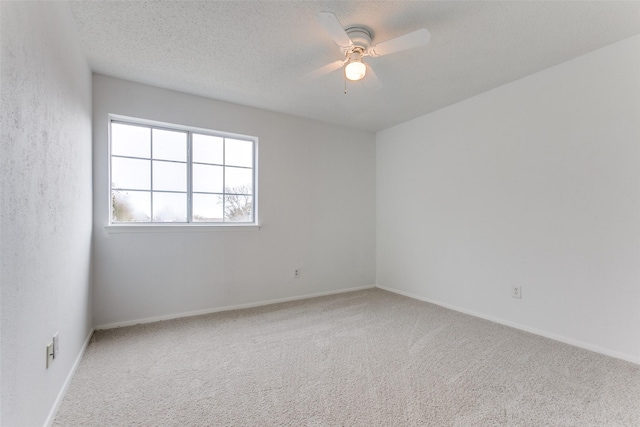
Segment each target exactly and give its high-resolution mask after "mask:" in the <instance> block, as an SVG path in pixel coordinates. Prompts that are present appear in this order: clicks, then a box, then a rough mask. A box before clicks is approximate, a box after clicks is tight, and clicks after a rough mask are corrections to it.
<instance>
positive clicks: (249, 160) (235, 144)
mask: <svg viewBox="0 0 640 427" xmlns="http://www.w3.org/2000/svg"><path fill="white" fill-rule="evenodd" d="M225 142H226V143H225V146H224V160H225V165H231V166H246V167H249V168H250V167H253V142H252V141H242V140H239V139H229V138H227V139H226V141H225Z"/></svg>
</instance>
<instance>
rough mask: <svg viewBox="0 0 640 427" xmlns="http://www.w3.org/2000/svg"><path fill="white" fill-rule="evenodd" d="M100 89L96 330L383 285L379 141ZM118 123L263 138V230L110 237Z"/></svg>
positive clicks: (131, 86) (228, 107) (105, 81)
mask: <svg viewBox="0 0 640 427" xmlns="http://www.w3.org/2000/svg"><path fill="white" fill-rule="evenodd" d="M93 82H94V92H93V100H94V104H93V112H94V115H93V117H94V164H93V166H94V194H95V197H94V226H95V234H94V249H95V258H94V260H95V262H94V268H95V270H94V280H95V299H94V301H95V306H94V308H95V323H96V325H98V326H103V325H110V324H114V323H116V324H117V323H126V322H129V321H132V320H137V319H146V318H154V317H162V316H168V315H174V314H180V313H188V312H193V311H200V310H209V309H215V308H220V307H229V306H234V305H241V304H250V303H256V302H260V301H268V300H274V299H283V298H290V297H295V296H302V295H309V294H314V293H321V292H330V291H336V290H341V289H347V288H353V287H361V286H371V285H374V284H375V136H374V134H373V133H366V132H361V131H354V130H349V129H344V128H339V127H335V126H331V125H326V124H321V123H318V122H314V121H310V120H303V119H299V118H295V117H291V116H286V115H282V114H276V113H270V112H266V111H263V110H257V109H253V108H248V107H242V106H238V105H234V104H229V103H225V102H220V101H215V100H212V99H207V98H202V97H197V96H193V95H187V94H183V93H178V92H173V91H169V90H164V89H159V88H154V87H151V86H145V85H141V84H137V83H133V82H128V81H124V80H119V79H114V78H111V77H106V76H102V75H94V79H93ZM109 113H113V114H121V115H125V116H132V117H139V118H144V119H149V120H157V121H163V122H169V123H177V124H182V125H189V126H196V127H202V128H209V129H215V130H221V131H226V132H232V133H240V134H245V135H253V136H257V137H258V138H259V187H260V189H259V191H260V193H259V197H260V201H259V211H260V223H261V224H262V228H261V229H260V230H256V231H236V230H220V231H213V232H208V231H203V230H202V229H199V230H198V231H197V232H158V233H129V234H109V233H107V232H106V231H105V228H104V226H105V225H106V224H107V223H108V219H109V218H108V216H109V206H108V203H109V195H108V189H109V186H108V181H107V165H108V159H107V148H108V147H107V145H108V141H107V123H108V121H107V120H108V117H107V116H108V114H109ZM298 267H299V268H300V269H301V277H300V278H298V279H294V278H293V270H294V268H298Z"/></svg>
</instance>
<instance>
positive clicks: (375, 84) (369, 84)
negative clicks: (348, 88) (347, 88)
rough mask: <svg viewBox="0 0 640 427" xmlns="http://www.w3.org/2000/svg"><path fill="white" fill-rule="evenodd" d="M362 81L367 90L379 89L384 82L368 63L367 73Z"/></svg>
mask: <svg viewBox="0 0 640 427" xmlns="http://www.w3.org/2000/svg"><path fill="white" fill-rule="evenodd" d="M362 83H363V84H364V86H365V87H366V88H367V90H378V89H380V88H382V83H381V82H380V80H379V79H378V76H377V75H376V73H374V72H373V68H372V67H371V65H369V64H367V74H366V75H365V76H364V78H363V79H362Z"/></svg>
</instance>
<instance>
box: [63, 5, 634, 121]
mask: <svg viewBox="0 0 640 427" xmlns="http://www.w3.org/2000/svg"><path fill="white" fill-rule="evenodd" d="M71 11H72V14H73V16H74V18H75V20H76V22H77V28H78V32H79V36H80V38H81V40H82V43H83V46H84V49H85V51H86V53H87V57H88V58H89V63H90V65H91V68H92V69H93V70H94V71H95V72H98V73H102V74H106V75H110V76H115V77H120V78H124V79H128V80H133V81H137V82H141V83H146V84H150V85H154V86H160V87H164V88H168V89H174V90H179V91H182V92H187V93H192V94H197V95H202V96H206V97H211V98H215V99H219V100H224V101H230V102H234V103H238V104H243V105H248V106H252V107H258V108H262V109H267V110H272V111H277V112H282V113H289V114H293V115H296V116H302V117H307V118H312V119H316V120H320V121H324V122H328V123H334V124H339V125H344V126H349V127H353V128H358V129H365V130H370V131H377V130H380V129H384V128H387V127H390V126H393V125H396V124H398V123H402V122H404V121H406V120H409V119H412V118H415V117H417V116H420V115H422V114H425V113H429V112H431V111H435V110H437V109H440V108H442V107H445V106H447V105H450V104H452V103H455V102H457V101H460V100H463V99H466V98H469V97H471V96H474V95H476V94H479V93H482V92H485V91H487V90H489V89H492V88H495V87H497V86H500V85H503V84H505V83H508V82H510V81H513V80H516V79H519V78H521V77H524V76H526V75H529V74H532V73H535V72H537V71H540V70H543V69H545V68H548V67H550V66H553V65H556V64H559V63H561V62H564V61H567V60H570V59H572V58H575V57H577V56H579V55H582V54H584V53H587V52H590V51H593V50H595V49H598V48H600V47H603V46H606V45H608V44H611V43H614V42H616V41H618V40H622V39H625V38H627V37H630V36H632V35H635V34H640V2H639V1H631V2H614V1H602V2H600V1H590V2H586V1H578V2H567V1H548V2H538V1H528V2H527V1H525V2H521V1H518V2H516V1H506V2H498V1H486V2H485V1H481V2H478V1H473V2H465V1H455V2H454V1H439V2H431V1H430V2H426V1H411V2H408V1H393V2H392V1H383V2H374V1H340V2H326V1H231V2H222V1H189V2H182V1H168V2H158V1H152V2H147V1H123V2H112V1H109V2H95V1H87V2H84V1H83V2H72V3H71ZM320 11H329V12H333V13H335V14H336V16H337V17H338V19H339V20H340V22H341V23H342V24H343V25H344V26H345V27H348V26H353V25H356V24H358V25H364V26H366V27H368V28H370V29H371V30H372V33H373V44H377V43H380V42H382V41H385V40H388V39H391V38H394V37H397V36H400V35H403V34H405V33H408V32H410V31H413V30H416V29H418V28H422V27H425V28H427V29H428V30H429V31H430V32H431V34H432V37H431V41H430V42H429V44H427V45H426V46H423V47H420V48H416V49H413V50H408V51H404V52H398V53H395V54H392V55H388V56H384V57H380V58H367V62H369V64H370V65H371V66H372V67H373V69H374V70H375V73H376V74H377V76H378V78H379V80H380V81H381V82H382V85H383V87H382V88H379V89H376V90H369V89H367V78H366V77H365V79H364V80H362V81H361V82H357V83H349V84H348V85H347V89H348V93H347V94H346V95H345V94H344V93H343V92H344V77H343V75H342V73H341V72H340V71H336V72H334V73H332V74H329V75H326V76H324V77H321V78H318V79H316V80H314V81H313V82H305V81H303V80H302V79H301V77H302V76H304V75H305V74H306V73H309V72H311V71H313V70H315V69H317V68H319V67H321V66H323V65H325V64H327V63H329V62H332V61H335V60H338V59H342V57H341V53H340V51H339V49H338V47H337V46H336V44H335V43H334V42H333V40H331V39H330V38H329V37H328V36H327V34H326V33H325V32H324V30H323V29H322V28H321V27H320V25H318V24H317V23H316V21H315V18H314V17H315V15H316V14H317V13H318V12H320Z"/></svg>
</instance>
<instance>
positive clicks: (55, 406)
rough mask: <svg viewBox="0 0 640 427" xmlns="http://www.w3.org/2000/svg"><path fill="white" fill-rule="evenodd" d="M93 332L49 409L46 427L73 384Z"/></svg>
mask: <svg viewBox="0 0 640 427" xmlns="http://www.w3.org/2000/svg"><path fill="white" fill-rule="evenodd" d="M93 332H94V329H91V330H90V331H89V335H87V339H85V340H84V344H83V345H82V348H81V349H80V352H79V353H78V356H76V360H75V361H74V362H73V366H72V367H71V370H70V371H69V374H68V375H67V379H66V380H65V381H64V384H63V385H62V388H61V389H60V392H59V393H58V397H56V401H55V402H54V403H53V407H52V408H51V411H49V416H48V417H47V421H45V423H44V427H49V426H51V424H53V420H54V419H55V417H56V414H57V413H58V409H59V408H60V404H61V403H62V399H64V396H65V394H67V389H68V388H69V384H71V379H72V378H73V376H74V375H75V373H76V370H77V369H78V366H79V365H80V361H81V360H82V356H84V352H85V351H86V350H87V346H88V345H89V341H91V336H92V335H93Z"/></svg>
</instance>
